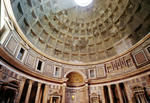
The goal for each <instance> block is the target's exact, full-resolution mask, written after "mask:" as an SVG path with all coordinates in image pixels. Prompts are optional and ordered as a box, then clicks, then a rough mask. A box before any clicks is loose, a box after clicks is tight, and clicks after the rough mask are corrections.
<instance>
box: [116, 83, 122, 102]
mask: <svg viewBox="0 0 150 103" xmlns="http://www.w3.org/2000/svg"><path fill="white" fill-rule="evenodd" d="M116 87H117V92H118V97H119V103H123V97H122V93H121V89H120V87H119V84H116Z"/></svg>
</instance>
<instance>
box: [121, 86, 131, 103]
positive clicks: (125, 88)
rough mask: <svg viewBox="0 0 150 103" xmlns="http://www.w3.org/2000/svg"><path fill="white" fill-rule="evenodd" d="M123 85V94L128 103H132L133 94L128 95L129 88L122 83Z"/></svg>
mask: <svg viewBox="0 0 150 103" xmlns="http://www.w3.org/2000/svg"><path fill="white" fill-rule="evenodd" d="M123 84H124V90H125V93H126V94H127V99H128V101H129V103H133V101H132V97H133V94H131V93H130V88H129V87H128V85H127V84H126V83H123Z"/></svg>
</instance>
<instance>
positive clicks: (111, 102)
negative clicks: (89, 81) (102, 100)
mask: <svg viewBox="0 0 150 103" xmlns="http://www.w3.org/2000/svg"><path fill="white" fill-rule="evenodd" d="M108 92H109V98H110V103H114V101H113V94H112V90H111V86H110V85H108Z"/></svg>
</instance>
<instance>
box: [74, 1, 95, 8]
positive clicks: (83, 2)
mask: <svg viewBox="0 0 150 103" xmlns="http://www.w3.org/2000/svg"><path fill="white" fill-rule="evenodd" d="M74 1H75V3H76V4H77V5H79V6H83V7H85V6H88V5H90V4H91V3H92V1H93V0H74Z"/></svg>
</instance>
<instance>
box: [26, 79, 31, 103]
mask: <svg viewBox="0 0 150 103" xmlns="http://www.w3.org/2000/svg"><path fill="white" fill-rule="evenodd" d="M32 83H33V81H32V80H29V87H28V91H27V94H26V99H25V103H29V98H30V93H31V89H32Z"/></svg>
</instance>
